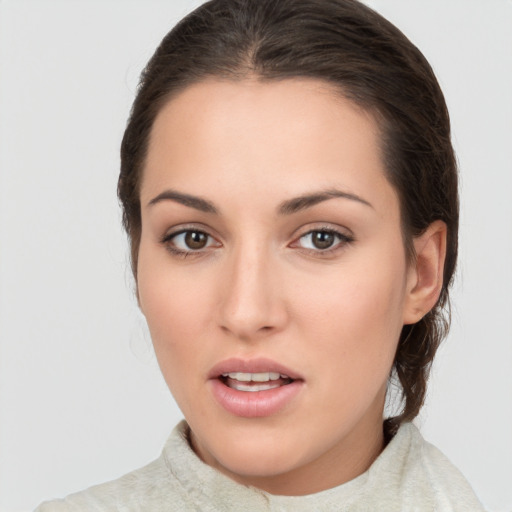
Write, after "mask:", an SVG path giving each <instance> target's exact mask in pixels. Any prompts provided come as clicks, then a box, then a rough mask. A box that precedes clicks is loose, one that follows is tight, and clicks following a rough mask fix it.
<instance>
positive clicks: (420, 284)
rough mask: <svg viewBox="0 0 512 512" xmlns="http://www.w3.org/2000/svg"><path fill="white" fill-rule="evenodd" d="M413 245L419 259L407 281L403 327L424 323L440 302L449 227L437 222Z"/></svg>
mask: <svg viewBox="0 0 512 512" xmlns="http://www.w3.org/2000/svg"><path fill="white" fill-rule="evenodd" d="M413 243H414V249H415V253H416V257H415V260H414V261H413V262H412V263H411V268H410V272H409V276H408V280H407V297H406V304H405V308H404V325H405V324H414V323H416V322H418V321H419V320H421V318H423V317H424V316H425V315H426V314H427V313H428V312H429V311H430V310H431V309H432V308H433V307H434V306H435V304H436V302H437V300H438V298H439V294H440V293H441V289H442V286H443V270H444V260H445V256H446V224H445V223H444V222H443V221H441V220H436V221H435V222H433V223H432V224H430V226H429V227H428V228H427V229H426V231H425V232H424V233H423V234H422V235H420V236H419V237H417V238H415V239H414V241H413Z"/></svg>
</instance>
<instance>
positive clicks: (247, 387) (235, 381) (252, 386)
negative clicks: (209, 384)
mask: <svg viewBox="0 0 512 512" xmlns="http://www.w3.org/2000/svg"><path fill="white" fill-rule="evenodd" d="M219 379H220V380H221V382H222V383H223V384H225V385H226V386H228V387H229V388H231V389H236V390H237V391H248V392H256V391H269V390H271V389H276V388H279V387H282V386H286V385H288V384H291V383H292V382H293V381H294V379H292V378H291V377H288V375H285V374H283V373H277V372H259V373H245V372H228V373H223V374H222V375H220V376H219Z"/></svg>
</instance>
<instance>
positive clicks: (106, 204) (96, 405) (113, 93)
mask: <svg viewBox="0 0 512 512" xmlns="http://www.w3.org/2000/svg"><path fill="white" fill-rule="evenodd" d="M198 3H199V2H191V1H187V0H180V1H177V0H172V1H171V0H167V1H158V0H149V1H148V0H145V1H142V0H137V1H135V0H123V1H120V0H118V1H115V0H109V1H100V0H97V1H95V0H89V1H79V0H33V1H30V0H11V1H8V0H4V1H1V0H0V511H1V512H18V511H22V510H30V509H31V508H33V507H34V506H35V505H36V504H37V503H38V502H39V501H41V500H42V499H46V498H51V497H58V496H62V495H64V494H67V493H70V492H73V491H76V490H79V489H82V488H84V487H87V486H89V485H92V484H94V483H97V482H100V481H105V480H108V479H113V478H115V477H117V476H119V475H120V474H122V473H125V472H127V471H129V470H131V469H134V468H136V467H138V466H141V465H143V464H145V463H146V462H148V461H149V460H151V459H152V458H154V457H156V456H157V455H158V454H159V451H160V449H161V447H162V445H163V443H164V441H165V439H166V437H167V435H168V433H169V432H170V430H171V428H172V426H173V425H174V424H175V423H176V422H177V421H178V419H179V418H180V417H181V414H180V412H179V410H178V409H177V407H176V406H175V404H174V402H173V401H172V398H171V397H170V394H169V392H168V391H167V389H166V387H165V384H164V382H163V379H162V378H161V377H160V374H159V371H158V368H157V365H156V362H155V359H154V356H153V355H152V351H151V348H150V343H149V338H148V336H147V333H146V330H145V328H144V324H143V320H142V317H141V315H140V313H138V311H137V308H136V305H135V301H134V299H133V295H132V288H133V284H132V281H131V277H130V272H129V268H128V264H127V251H126V241H125V238H124V235H123V233H122V231H121V228H120V211H119V208H118V205H117V200H116V195H115V188H116V179H117V171H118V147H119V142H120V139H121V136H122V131H123V128H124V124H125V121H126V117H127V114H128V111H129V107H130V104H131V101H132V99H133V95H134V90H135V87H136V83H137V77H138V74H139V72H140V70H141V68H142V66H143V65H144V63H145V62H146V60H147V59H148V57H149V56H150V54H151V53H152V51H153V50H154V48H155V47H156V45H157V43H158V42H159V41H160V39H161V38H162V37H163V35H164V34H165V33H166V32H167V31H168V30H169V28H170V27H171V26H172V25H173V24H174V23H175V22H176V21H177V20H178V19H179V18H180V17H182V16H183V15H184V14H185V13H186V12H188V11H189V10H190V9H191V8H192V7H193V6H195V5H197V4H198ZM368 3H370V4H371V5H372V6H374V7H375V8H376V9H377V10H379V11H380V12H381V13H382V14H384V15H385V16H387V17H388V18H389V19H390V20H391V21H393V22H394V23H396V24H397V25H398V26H399V27H400V28H401V29H402V30H403V31H404V32H405V33H406V34H407V35H408V36H409V37H410V38H411V39H412V41H413V42H414V43H415V44H417V45H418V46H419V47H420V48H421V49H422V51H423V52H424V53H425V55H426V56H427V58H428V59H429V60H430V61H431V63H432V65H433V67H434V69H435V71H436V73H437V75H438V77H439V80H440V82H441V85H442V87H443V88H444V91H445V94H446V98H447V101H448V105H449V107H450V110H451V114H452V119H453V131H454V141H455V146H456V149H457V151H458V157H459V161H460V168H461V177H462V219H461V258H460V265H459V270H458V277H457V282H456V285H455V289H454V294H453V298H454V309H453V328H452V331H451V334H450V337H449V339H448V340H447V341H446V343H445V344H444V346H443V347H442V348H441V350H440V352H439V356H438V358H437V361H436V363H435V367H434V372H433V378H432V381H431V386H430V393H429V399H428V403H427V406H426V407H425V409H424V411H423V413H422V415H421V417H420V418H419V419H418V421H417V423H418V425H419V426H420V427H421V429H422V432H423V433H424V435H425V437H426V438H427V439H429V440H430V441H431V442H433V443H434V444H436V445H437V446H438V447H439V448H441V449H442V450H443V451H444V452H445V453H446V454H447V455H448V456H449V457H450V458H451V459H452V460H453V462H454V463H455V464H456V465H457V466H458V467H459V468H460V469H461V470H462V471H463V473H464V474H465V475H466V476H467V478H468V479H469V480H470V482H471V483H472V484H473V486H474V488H475V490H476V492H477V493H478V494H479V496H480V497H481V499H482V500H483V502H484V503H485V505H486V506H487V507H488V508H489V509H490V510H493V511H511V510H512V486H511V485H510V483H511V482H512V371H511V369H512V315H511V312H512V299H511V293H510V290H511V288H512V264H511V261H512V206H511V205H512V201H511V197H512V172H511V171H512V149H511V146H512V92H511V91H512V62H511V59H512V57H511V55H512V31H511V27H512V3H511V2H510V1H508V0H485V1H483V0H472V1H471V0H458V1H457V0H412V1H411V0H409V1H407V2H406V1H404V0H373V1H369V2H368Z"/></svg>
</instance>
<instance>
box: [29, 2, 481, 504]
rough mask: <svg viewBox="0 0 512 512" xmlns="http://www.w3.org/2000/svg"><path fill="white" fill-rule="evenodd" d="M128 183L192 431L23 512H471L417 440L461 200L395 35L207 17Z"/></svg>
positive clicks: (257, 7)
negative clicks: (144, 460)
mask: <svg viewBox="0 0 512 512" xmlns="http://www.w3.org/2000/svg"><path fill="white" fill-rule="evenodd" d="M121 160H122V161H121V174H120V177H119V197H120V199H121V202H122V205H123V211H124V224H125V227H126V230H127V232H128V235H129V238H130V243H131V256H132V268H133V272H134V276H135V279H136V283H137V297H138V301H139V304H140V308H141V311H142V312H143V314H144V315H145V317H146V319H147V321H148V325H149V329H150V331H151V336H152V340H153V343H154V346H155V352H156V355H157V358H158V361H159V364H160V367H161V369H162V372H163V375H164V378H165V380H166V382H167V384H168V386H169V388H170V390H171V392H172V393H173V396H174V398H175V399H176V401H177V403H178V404H179V406H180V408H181V410H182V412H183V414H184V416H185V419H186V423H185V422H183V423H181V424H180V425H179V426H178V427H177V428H176V429H175V431H174V432H173V434H172V435H171V437H170V439H169V441H168V443H167V445H166V447H165V449H164V452H163V454H162V457H161V458H160V459H158V460H157V461H155V462H154V463H152V464H150V465H149V466H147V467H145V468H142V469H140V470H138V471H135V472H133V473H131V474H129V475H126V476H125V477H123V478H121V479H119V480H117V481H114V482H110V483H107V484H104V485H100V486H97V487H94V488H91V489H89V490H86V491H84V492H82V493H78V494H76V495H72V496H70V497H69V498H67V499H66V500H64V501H62V502H53V503H48V504H44V505H42V506H41V507H40V509H39V510H42V511H45V510H82V509H83V510H90V509H97V510H158V509H160V508H163V507H166V510H167V509H170V510H231V509H233V510H237V509H239V508H240V506H243V507H245V508H247V509H249V510H294V511H296V510H311V509H315V510H337V509H340V510H481V509H482V508H481V505H480V504H479V502H478V499H477V498H476V496H475V495H474V494H473V492H472V490H471V488H470V486H469V484H468V483H467V482H466V481H465V480H464V478H463V477H462V475H461V474H460V473H459V472H458V471H457V470H456V469H455V468H454V467H453V466H452V465H451V464H450V462H449V461H448V460H447V459H446V458H445V457H444V456H443V455H442V454H441V453H440V452H439V451H437V450H436V449H435V448H434V447H432V446H431V445H428V443H426V442H425V441H424V440H423V439H422V437H421V435H420V434H419V432H418V431H417V430H416V428H415V427H414V426H413V425H412V424H411V423H410V421H411V420H412V419H414V417H415V416H416V415H417V414H418V412H419V410H420V408H421V405H422V404H423V401H424V398H425V391H426V381H427V377H428V371H429V368H430V365H431V362H432V360H433V357H434V355H435V352H436V349H437V347H438V345H439V343H440V341H441V339H442V338H443V336H444V334H445V332H446V328H447V319H446V315H445V314H444V310H445V309H446V307H447V305H448V289H449V286H450V283H451V280H452V277H453V272H454V268H455V262H456V256H457V229H458V196H457V173H456V165H455V158H454V154H453V149H452V146H451V142H450V126H449V118H448V113H447V110H446V106H445V103H444V99H443V95H442V93H441V91H440V89H439V86H438V84H437V81H436V79H435V77H434V75H433V73H432V70H431V69H430V66H429V65H428V63H427V62H426V61H425V59H424V57H423V56H422V55H421V53H420V52H419V51H418V50H417V49H416V48H415V47H414V46H413V45H412V44H411V43H410V42H409V41H408V40H407V39H406V38H405V37H404V36H403V35H402V34H401V33H400V32H399V31H398V30H397V29H396V28H395V27H393V26H392V25H391V24H389V23H388V22H387V21H385V20H384V19H383V18H382V17H380V16H379V15H377V14H376V13H375V12H373V11H371V10H370V9H369V8H367V7H365V6H363V5H362V4H359V3H358V2H355V1H352V0H323V1H312V0H280V1H278V2H276V1H275V0H246V1H242V0H213V1H212V2H208V3H206V4H204V5H203V6H202V7H200V8H199V9H197V10H196V11H195V12H194V13H192V14H191V15H189V16H188V17H187V18H185V19H184V20H183V21H182V22H181V23H180V24H178V25H177V26H176V27H175V29H173V30H172V31H171V32H170V33H169V34H168V35H167V36H166V37H165V38H164V40H163V41H162V43H161V45H160V47H159V48H158V49H157V51H156V52H155V54H154V56H153V57H152V59H151V60H150V62H149V64H148V66H147V67H146V69H145V71H144V73H143V75H142V79H141V86H140V89H139V91H138V95H137V98H136V100H135V102H134V106H133V109H132V114H131V117H130V120H129V122H128V126H127V128H126V132H125V135H124V139H123V143H122V149H121ZM390 382H396V383H398V384H399V386H400V388H401V390H402V392H403V408H402V410H401V411H400V412H399V414H397V415H395V416H393V417H390V418H387V419H386V420H385V421H383V411H384V406H385V400H386V394H387V392H388V389H389V386H390Z"/></svg>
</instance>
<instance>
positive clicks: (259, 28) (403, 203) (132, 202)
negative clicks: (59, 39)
mask: <svg viewBox="0 0 512 512" xmlns="http://www.w3.org/2000/svg"><path fill="white" fill-rule="evenodd" d="M211 77H216V78H221V79H227V80H235V81H236V80H243V79H244V78H247V77H251V78H256V79H259V80H262V81H265V80H282V79H286V78H295V77H303V78H312V79H317V80H318V79H320V80H324V81H326V82H328V83H329V84H331V85H333V86H334V87H335V88H336V89H337V90H339V92H340V94H342V95H343V96H345V97H346V98H348V99H350V100H352V101H354V102H355V103H356V104H358V105H359V106H360V107H362V108H363V109H365V110H366V111H368V112H369V113H371V114H372V115H373V116H374V118H375V119H376V121H377V123H378V125H379V127H380V130H381V141H382V155H383V163H384V166H385V169H386V172H387V178H388V179H389V181H390V183H391V184H392V185H393V187H394V188H395V190H396V191H397V194H398V197H399V200H400V207H401V216H402V230H403V236H404V245H405V249H406V251H407V254H408V257H409V258H414V252H413V248H412V247H413V246H412V240H413V238H414V237H415V236H418V235H420V234H421V233H423V232H424V231H425V229H426V228H427V227H428V226H429V225H430V224H431V223H432V222H433V221H435V220H438V219H439V220H442V221H444V222H445V223H446V225H447V228H448V229H447V232H448V235H447V254H446V260H445V266H444V283H443V288H442V291H441V294H440V297H439V300H438V302H437V304H436V306H435V307H434V308H433V309H432V310H431V311H430V312H429V313H427V314H426V315H425V316H424V318H423V319H422V320H420V321H419V322H417V323H416V324H414V325H406V326H404V328H403V330H402V333H401V336H400V340H399V343H398V350H397V353H396V357H395V362H394V366H393V376H394V377H396V378H397V379H398V381H399V383H400V386H401V389H402V395H403V399H404V400H403V410H402V411H401V414H400V415H398V416H396V417H394V418H390V419H388V420H387V425H386V426H387V429H388V430H389V431H393V430H395V429H396V428H397V427H398V426H399V425H400V423H401V422H402V421H408V420H412V419H413V418H414V417H415V416H416V415H417V414H418V412H419V410H420V408H421V406H422V404H423V402H424V399H425V394H426V384H427V379H428V374H429V370H430V366H431V363H432V360H433V358H434V355H435V353H436V350H437V348H438V346H439V343H440V342H441V340H442V339H443V337H444V336H445V335H446V332H447V329H448V325H449V296H448V290H449V287H450V284H451V281H452V279H453V274H454V270H455V263H456V259H457V239H458V215H459V213H458V212H459V207H458V186H457V168H456V160H455V155H454V151H453V148H452V144H451V137H450V121H449V116H448V111H447V108H446V104H445V101H444V97H443V94H442V92H441V89H440V87H439V84H438V82H437V80H436V78H435V76H434V73H433V71H432V69H431V67H430V65H429V64H428V62H427V61H426V59H425V58H424V57H423V55H422V54H421V52H420V51H419V50H418V49H417V48H416V47H415V46H414V45H413V44H412V43H411V42H410V41H409V40H408V39H407V38H406V37H405V36H404V35H403V34H402V33H401V32H400V31H399V30H398V29H397V28H396V27H395V26H393V25H392V24H391V23H389V22H388V21H387V20H385V19H384V18H383V17H382V16H380V15H379V14H377V13H376V12H374V11H373V10H371V9H370V8H368V7H367V6H365V5H363V4H361V3H360V2H358V1H356V0H211V1H209V2H207V3H205V4H203V5H202V6H201V7H199V8H198V9H196V10H195V11H193V12H192V13H191V14H189V15H188V16H187V17H185V18H184V19H183V20H182V21H181V22H180V23H178V24H177V25H176V27H175V28H174V29H173V30H171V31H170V32H169V34H167V35H166V36H165V38H164V39H163V41H162V42H161V44H160V46H159V47H158V48H157V50H156V52H155V53H154V55H153V57H152V58H151V59H150V61H149V63H148V64H147V66H146V68H145V69H144V71H143V73H142V75H141V80H140V85H139V89H138V92H137V96H136V98H135V101H134V104H133V107H132V111H131V115H130V119H129V121H128V125H127V127H126V131H125V134H124V138H123V142H122V145H121V172H120V176H119V185H118V194H119V198H120V200H121V203H122V207H123V222H124V226H125V228H126V231H127V233H128V236H129V238H130V243H131V259H132V269H133V273H134V276H135V279H137V255H138V249H139V243H140V236H141V212H140V200H139V188H140V182H141V177H142V174H143V168H144V161H145V157H146V152H147V148H148V140H149V136H150V132H151V128H152V126H153V122H154V120H155V117H156V115H157V114H158V112H159V111H160V109H161V108H162V106H163V104H165V103H166V102H167V101H169V99H170V98H171V97H172V96H173V95H175V94H177V93H178V92H179V91H181V90H183V89H184V88H186V87H187V86H188V85H191V84H194V83H197V82H200V81H203V80H205V79H207V78H211Z"/></svg>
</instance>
